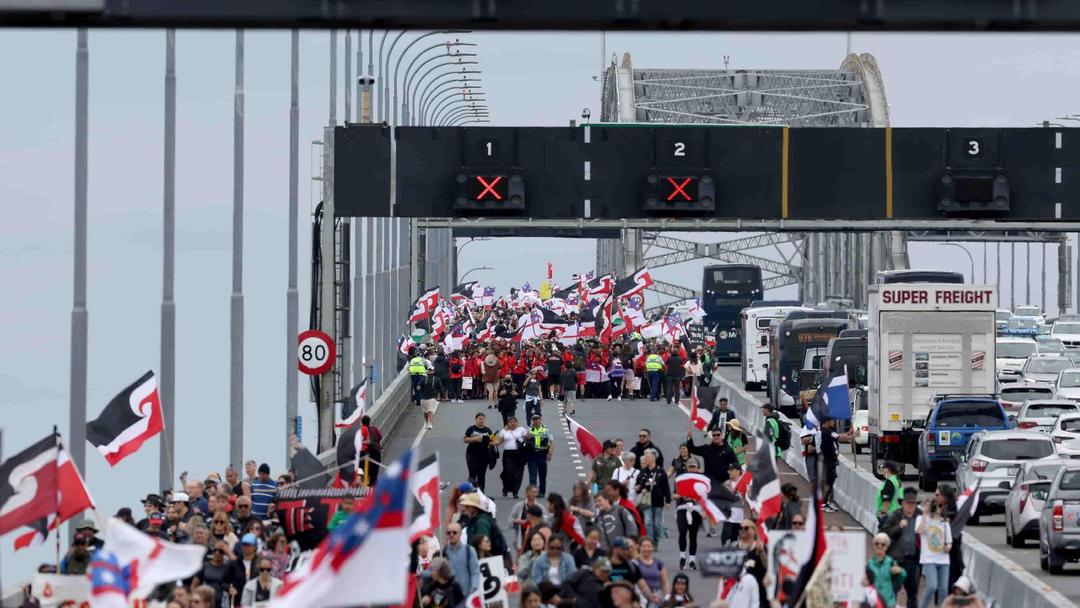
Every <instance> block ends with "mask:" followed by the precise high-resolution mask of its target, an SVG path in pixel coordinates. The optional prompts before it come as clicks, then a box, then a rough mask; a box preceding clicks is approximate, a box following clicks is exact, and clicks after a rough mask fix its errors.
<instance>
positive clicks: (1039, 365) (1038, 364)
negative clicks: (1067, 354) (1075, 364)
mask: <svg viewBox="0 0 1080 608" xmlns="http://www.w3.org/2000/svg"><path fill="white" fill-rule="evenodd" d="M1070 367H1072V361H1070V360H1068V359H1064V358H1058V357H1055V358H1053V359H1029V360H1028V362H1027V363H1026V364H1025V365H1024V371H1025V372H1033V373H1036V374H1048V373H1057V372H1060V371H1064V370H1067V369H1069V368H1070Z"/></svg>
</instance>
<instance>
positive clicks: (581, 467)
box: [574, 464, 585, 471]
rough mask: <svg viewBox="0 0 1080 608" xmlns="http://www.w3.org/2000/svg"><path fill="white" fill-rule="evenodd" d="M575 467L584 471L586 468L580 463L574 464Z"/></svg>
mask: <svg viewBox="0 0 1080 608" xmlns="http://www.w3.org/2000/svg"><path fill="white" fill-rule="evenodd" d="M574 468H575V469H577V470H579V471H584V470H585V467H583V466H581V465H580V464H578V465H574Z"/></svg>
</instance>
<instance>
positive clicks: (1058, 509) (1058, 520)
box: [1053, 503, 1065, 532]
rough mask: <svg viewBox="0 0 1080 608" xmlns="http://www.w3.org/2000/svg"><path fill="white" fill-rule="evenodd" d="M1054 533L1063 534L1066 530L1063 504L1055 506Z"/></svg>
mask: <svg viewBox="0 0 1080 608" xmlns="http://www.w3.org/2000/svg"><path fill="white" fill-rule="evenodd" d="M1053 522H1054V524H1053V525H1054V532H1062V531H1064V530H1065V507H1063V506H1061V503H1058V504H1056V505H1054V518H1053Z"/></svg>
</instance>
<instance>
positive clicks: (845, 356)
mask: <svg viewBox="0 0 1080 608" xmlns="http://www.w3.org/2000/svg"><path fill="white" fill-rule="evenodd" d="M869 292H870V293H869V310H867V311H859V310H852V309H850V308H848V307H845V306H843V305H836V304H825V305H821V304H819V305H813V306H809V305H803V304H802V303H799V302H790V301H765V300H761V301H755V302H752V303H750V304H749V305H748V306H746V307H745V308H744V309H742V311H741V314H740V321H741V323H740V327H739V329H740V332H741V336H740V337H741V344H740V346H741V347H742V353H741V366H742V381H743V383H744V385H745V386H746V388H747V389H748V390H750V389H757V390H765V391H766V394H767V396H768V397H767V398H768V400H769V401H771V402H772V403H774V404H776V405H777V407H778V409H779V410H780V411H781V412H783V413H784V414H786V415H787V416H788V417H789V418H791V419H793V420H797V419H802V418H803V417H804V414H805V411H806V409H807V407H808V405H809V404H810V402H811V401H812V399H813V396H814V394H815V392H816V391H817V387H818V384H819V383H820V382H821V381H822V379H823V378H828V377H829V375H830V371H831V370H832V369H835V368H836V367H837V366H843V368H844V369H845V370H846V373H847V377H848V385H849V387H850V399H851V403H852V421H851V424H852V425H853V426H855V427H857V428H859V430H860V431H861V432H860V433H859V434H858V435H857V436H856V439H855V442H856V447H857V449H867V450H869V452H870V456H871V461H872V469H873V471H874V472H875V473H880V470H881V466H883V465H884V463H886V462H890V461H891V462H896V463H899V465H900V467H901V469H903V468H905V465H910V467H911V469H908V470H909V472H914V473H916V474H917V477H918V484H919V488H920V490H923V491H933V490H934V489H935V488H936V486H937V484H938V482H939V481H945V480H948V481H955V483H956V485H957V487H960V488H974V489H975V494H974V496H975V501H976V506H975V510H974V512H973V514H972V516H971V519H970V520H969V524H977V523H978V522H979V520H980V518H981V517H983V516H988V515H1004V519H1005V536H1006V541H1007V542H1008V543H1009V544H1010V545H1012V546H1014V547H1022V546H1025V543H1027V542H1029V541H1037V542H1038V546H1039V551H1040V554H1039V555H1040V565H1041V566H1042V568H1043V569H1044V570H1048V571H1049V572H1050V573H1052V574H1053V573H1058V572H1060V571H1061V569H1062V568H1063V567H1064V565H1065V564H1066V563H1067V562H1075V561H1080V316H1076V315H1068V316H1066V315H1063V316H1061V317H1060V318H1058V319H1056V320H1048V319H1047V318H1046V316H1045V314H1044V313H1043V312H1042V311H1041V310H1040V309H1039V308H1038V307H1035V306H1026V305H1025V306H1017V307H1015V308H1014V309H1012V310H1002V309H999V308H998V307H997V306H998V304H997V294H996V288H995V287H994V286H991V285H968V284H963V276H962V275H959V274H957V273H946V272H937V271H894V272H892V273H881V274H880V275H879V277H878V281H877V284H876V285H873V286H871V288H870V290H869ZM991 362H993V367H991Z"/></svg>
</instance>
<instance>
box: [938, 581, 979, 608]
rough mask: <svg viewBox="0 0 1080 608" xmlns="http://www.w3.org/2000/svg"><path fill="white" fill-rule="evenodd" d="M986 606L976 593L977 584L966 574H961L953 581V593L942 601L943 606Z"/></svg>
mask: <svg viewBox="0 0 1080 608" xmlns="http://www.w3.org/2000/svg"><path fill="white" fill-rule="evenodd" d="M961 607H963V608H985V604H983V602H982V600H980V599H979V596H978V595H976V594H975V585H974V584H973V583H972V582H971V579H970V578H968V577H967V575H966V574H962V575H960V578H958V579H956V582H955V583H953V586H952V593H950V594H949V597H947V598H945V601H944V602H942V604H941V608H961Z"/></svg>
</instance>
